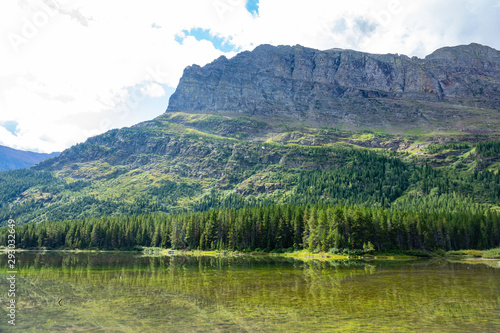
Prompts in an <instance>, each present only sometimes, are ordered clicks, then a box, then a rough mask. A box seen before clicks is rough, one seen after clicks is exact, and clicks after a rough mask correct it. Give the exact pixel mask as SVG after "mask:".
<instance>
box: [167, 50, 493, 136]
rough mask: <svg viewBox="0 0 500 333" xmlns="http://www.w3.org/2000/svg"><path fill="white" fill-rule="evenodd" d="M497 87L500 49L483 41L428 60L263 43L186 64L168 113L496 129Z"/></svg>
mask: <svg viewBox="0 0 500 333" xmlns="http://www.w3.org/2000/svg"><path fill="white" fill-rule="evenodd" d="M499 92H500V52H499V51H497V50H495V49H492V48H490V47H487V46H482V45H479V44H470V45H462V46H456V47H445V48H441V49H438V50H436V51H435V52H433V53H432V54H430V55H428V56H427V57H425V58H424V59H420V58H417V57H413V58H410V57H408V56H405V55H397V54H385V55H379V54H369V53H363V52H356V51H352V50H341V49H331V50H326V51H319V50H315V49H311V48H306V47H302V46H299V45H297V46H277V47H275V46H270V45H261V46H258V47H257V48H255V49H254V50H253V51H251V52H249V51H246V52H242V53H240V54H238V55H236V56H235V57H233V58H231V59H227V58H226V57H224V56H222V57H220V58H218V59H217V60H215V61H213V62H212V63H210V64H208V65H206V66H204V67H200V66H197V65H193V66H189V67H187V68H186V69H185V70H184V74H183V76H182V78H181V79H180V82H179V85H178V87H177V90H176V91H175V93H174V94H173V95H172V96H171V98H170V101H169V105H168V109H167V112H168V111H188V110H189V111H217V112H244V113H248V114H252V115H263V116H269V115H271V116H275V115H284V116H290V117H293V118H303V119H309V120H316V121H319V122H322V123H326V124H328V125H335V124H342V123H344V124H350V125H354V126H369V127H397V128H401V127H405V126H407V127H421V128H432V129H445V130H446V129H453V130H460V131H465V132H478V131H479V132H481V131H486V132H490V131H496V130H497V129H498V126H499V124H500V122H499V117H498V109H500V94H499ZM405 124H406V125H405Z"/></svg>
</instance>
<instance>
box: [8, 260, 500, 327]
mask: <svg viewBox="0 0 500 333" xmlns="http://www.w3.org/2000/svg"><path fill="white" fill-rule="evenodd" d="M17 258H18V260H19V262H18V263H17V270H18V274H17V281H16V289H17V297H16V299H17V303H18V304H17V312H16V326H15V328H13V327H10V325H8V324H7V320H8V318H7V316H6V311H7V309H6V305H5V304H6V302H7V290H8V283H7V276H6V274H5V273H6V271H7V268H6V267H7V257H6V256H5V255H0V263H1V266H0V267H2V271H1V273H2V274H0V291H1V292H0V295H1V297H2V299H1V300H2V301H1V304H2V310H1V311H0V314H1V315H2V316H1V318H0V331H1V332H11V331H12V332H337V331H349V332H351V331H355V332H356V331H359V332H389V331H393V332H415V331H417V332H500V264H499V262H498V261H490V262H488V263H487V264H482V263H464V262H450V261H446V260H414V261H403V262H401V261H356V260H342V261H314V260H312V261H307V262H304V261H300V260H296V259H289V258H282V257H253V256H239V257H183V256H182V257H181V256H174V257H145V256H140V255H137V254H133V253H54V252H52V253H45V254H43V253H33V252H31V253H17ZM61 298H62V301H61V305H59V304H58V301H59V299H61Z"/></svg>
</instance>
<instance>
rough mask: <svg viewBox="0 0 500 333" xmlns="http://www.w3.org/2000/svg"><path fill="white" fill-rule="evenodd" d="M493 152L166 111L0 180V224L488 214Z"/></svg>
mask: <svg viewBox="0 0 500 333" xmlns="http://www.w3.org/2000/svg"><path fill="white" fill-rule="evenodd" d="M499 147H500V143H499V141H498V136H497V135H495V134H488V135H484V134H483V135H473V134H463V133H455V132H429V133H424V132H423V131H421V132H419V133H416V132H411V133H402V134H391V133H384V132H380V131H378V132H377V131H370V130H363V129H359V130H358V131H346V130H342V129H339V128H327V127H321V126H318V125H317V124H316V125H315V124H306V123H303V122H301V121H300V120H296V121H293V120H288V121H284V119H275V118H269V119H266V118H263V117H252V116H248V115H244V114H237V113H236V114H229V113H194V112H175V113H172V112H168V113H165V114H164V115H162V116H160V117H158V118H156V119H154V120H152V121H148V122H144V123H141V124H138V125H136V126H133V127H130V128H124V129H120V130H112V131H109V132H107V133H105V134H102V135H99V136H97V137H93V138H90V139H88V140H87V141H86V142H85V143H82V144H78V145H76V146H74V147H72V148H70V149H68V150H66V151H64V152H63V153H62V154H61V155H60V156H59V157H58V158H55V159H51V160H47V161H44V162H42V163H40V164H39V165H37V166H36V167H34V168H32V169H29V170H18V171H9V172H2V173H0V221H2V223H5V222H6V220H7V219H8V218H9V217H13V218H15V219H16V220H17V221H18V223H21V224H22V223H33V222H40V221H44V220H52V221H57V220H63V219H74V218H86V217H100V216H103V215H130V214H144V213H149V212H156V211H164V212H190V211H203V210H207V209H210V208H218V207H230V208H241V207H244V206H247V205H250V206H255V205H268V204H284V203H288V204H295V205H305V204H309V203H318V202H324V203H327V204H336V203H339V202H343V203H347V204H358V205H367V206H374V207H385V208H390V207H392V206H395V207H396V206H397V207H398V208H399V209H404V208H405V207H414V206H417V205H427V206H429V207H436V209H437V208H439V207H441V208H442V209H445V208H446V207H449V206H450V205H460V204H464V203H466V204H484V205H488V206H491V207H497V206H498V205H499V199H500V185H499V184H500V183H499V177H500V176H499V174H498V169H499V165H500V158H499V156H500V154H498V150H499Z"/></svg>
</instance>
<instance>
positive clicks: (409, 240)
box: [0, 204, 500, 253]
mask: <svg viewBox="0 0 500 333" xmlns="http://www.w3.org/2000/svg"><path fill="white" fill-rule="evenodd" d="M2 235H3V236H2V237H4V238H6V237H7V236H6V233H2ZM17 239H18V244H19V246H20V247H22V248H42V247H43V248H48V249H107V250H112V249H133V248H134V247H138V246H141V247H162V248H173V249H190V250H194V249H200V250H237V251H251V250H265V251H273V250H274V251H277V250H278V251H279V250H283V249H308V250H311V251H330V252H332V251H333V252H339V251H344V253H346V251H347V253H349V252H348V251H352V250H356V249H359V250H360V249H365V250H366V249H367V248H371V249H373V250H379V251H383V250H388V249H390V250H394V249H399V250H435V249H445V250H458V249H469V248H474V249H487V248H492V247H494V246H496V245H497V244H499V243H500V215H499V214H498V213H497V212H493V211H491V210H485V209H484V208H483V206H480V205H470V206H464V207H460V208H457V209H455V210H453V211H437V210H436V211H429V210H421V211H399V210H396V209H393V210H386V209H383V208H378V209H374V208H366V207H362V206H361V207H356V206H346V205H342V204H339V205H307V206H293V205H272V206H264V207H252V208H248V207H247V208H242V209H220V210H209V211H205V212H199V213H190V214H177V215H168V214H164V213H156V214H150V215H134V216H124V217H102V218H89V219H82V220H76V221H61V222H44V223H40V224H36V225H35V224H28V225H24V226H22V227H19V228H18V230H17ZM0 241H2V242H4V243H5V242H6V239H2V240H0Z"/></svg>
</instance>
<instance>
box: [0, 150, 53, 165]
mask: <svg viewBox="0 0 500 333" xmlns="http://www.w3.org/2000/svg"><path fill="white" fill-rule="evenodd" d="M59 154H60V153H58V152H54V153H50V154H44V153H35V152H32V151H25V150H18V149H14V148H10V147H6V146H2V145H0V171H7V170H16V169H24V168H28V167H30V166H32V165H35V164H37V163H39V162H41V161H43V160H45V159H48V158H52V157H56V156H58V155H59Z"/></svg>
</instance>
